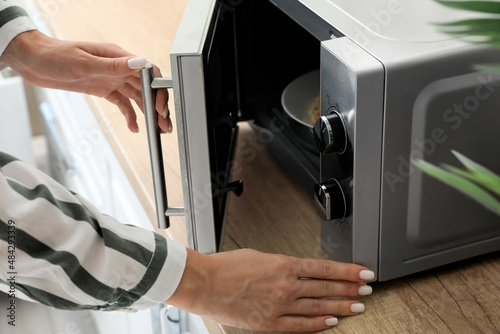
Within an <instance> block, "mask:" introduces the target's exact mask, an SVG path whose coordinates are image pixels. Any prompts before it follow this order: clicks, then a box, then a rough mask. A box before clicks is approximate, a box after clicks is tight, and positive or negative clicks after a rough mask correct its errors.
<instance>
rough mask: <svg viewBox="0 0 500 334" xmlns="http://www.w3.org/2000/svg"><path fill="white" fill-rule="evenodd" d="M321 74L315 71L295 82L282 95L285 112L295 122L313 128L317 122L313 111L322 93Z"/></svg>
mask: <svg viewBox="0 0 500 334" xmlns="http://www.w3.org/2000/svg"><path fill="white" fill-rule="evenodd" d="M319 79H320V72H319V70H315V71H312V72H309V73H306V74H304V75H302V76H300V77H298V78H297V79H295V80H293V81H292V82H291V83H289V84H288V86H286V88H285V89H284V90H283V93H282V94H281V104H282V105H283V108H284V109H285V112H286V113H287V114H288V115H289V116H290V117H291V118H292V119H294V120H295V121H297V122H299V123H300V124H302V125H305V126H307V127H310V128H312V127H313V125H314V123H315V122H316V119H317V117H316V115H315V112H314V111H313V108H314V104H315V102H316V101H317V100H318V98H319V93H320V81H319Z"/></svg>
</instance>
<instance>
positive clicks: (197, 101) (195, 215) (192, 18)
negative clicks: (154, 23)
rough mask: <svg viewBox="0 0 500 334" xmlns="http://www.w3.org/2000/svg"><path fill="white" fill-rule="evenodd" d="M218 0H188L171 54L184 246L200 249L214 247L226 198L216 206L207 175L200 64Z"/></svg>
mask: <svg viewBox="0 0 500 334" xmlns="http://www.w3.org/2000/svg"><path fill="white" fill-rule="evenodd" d="M218 2H219V1H216V0H203V1H200V0H197V1H193V0H190V1H188V3H187V5H186V8H185V11H184V15H183V18H182V21H181V24H180V26H179V29H178V31H177V35H176V39H175V41H174V45H173V46H172V50H171V53H170V60H171V67H172V81H173V88H174V90H173V91H174V100H175V113H176V123H177V133H178V142H179V157H180V167H181V181H182V189H183V197H184V207H185V217H186V230H187V237H188V246H189V247H190V248H193V249H195V250H197V251H199V252H202V253H205V254H212V253H215V252H217V250H218V248H219V245H220V243H221V240H222V231H223V220H224V216H225V203H226V198H225V196H226V194H223V195H218V196H223V197H222V198H224V208H223V209H222V210H221V211H220V212H216V211H215V209H216V208H215V207H214V196H213V189H214V185H213V182H214V181H213V179H212V175H213V174H214V173H215V174H217V171H215V172H214V171H212V170H211V166H212V165H211V159H215V158H214V157H211V151H210V149H211V146H210V140H211V139H210V138H213V137H212V136H213V134H211V133H209V131H215V130H214V129H213V128H211V127H210V126H211V124H209V123H210V121H209V120H208V117H207V115H208V109H209V105H208V102H207V101H208V99H207V90H206V88H207V87H206V80H207V78H206V70H208V69H205V66H207V62H206V60H207V54H208V52H209V48H207V46H210V45H211V44H210V43H212V38H213V36H214V33H215V31H216V30H217V29H215V30H214V27H215V28H216V23H215V21H216V19H217V15H218V12H220V8H219V6H218ZM233 130H234V131H233V132H232V135H231V143H228V144H227V145H228V150H226V151H231V150H232V149H231V147H232V146H234V140H235V138H236V137H237V128H235V129H233ZM212 149H213V145H212ZM214 151H217V152H212V153H213V154H215V153H217V154H218V152H219V151H218V150H215V149H214ZM230 154H231V153H230ZM229 159H231V155H230V156H229ZM216 200H220V198H219V197H217V199H216ZM217 224H220V225H221V226H218V225H217Z"/></svg>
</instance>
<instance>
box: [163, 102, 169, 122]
mask: <svg viewBox="0 0 500 334" xmlns="http://www.w3.org/2000/svg"><path fill="white" fill-rule="evenodd" d="M169 115H170V111H169V110H168V104H166V105H165V109H164V110H163V118H165V119H167V117H168V116H169Z"/></svg>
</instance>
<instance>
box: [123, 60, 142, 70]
mask: <svg viewBox="0 0 500 334" xmlns="http://www.w3.org/2000/svg"><path fill="white" fill-rule="evenodd" d="M146 63H147V60H146V58H145V57H135V58H132V59H129V60H128V62H127V64H128V68H130V69H131V70H139V69H141V68H143V67H144V66H146Z"/></svg>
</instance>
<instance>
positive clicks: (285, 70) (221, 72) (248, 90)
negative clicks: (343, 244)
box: [203, 0, 331, 246]
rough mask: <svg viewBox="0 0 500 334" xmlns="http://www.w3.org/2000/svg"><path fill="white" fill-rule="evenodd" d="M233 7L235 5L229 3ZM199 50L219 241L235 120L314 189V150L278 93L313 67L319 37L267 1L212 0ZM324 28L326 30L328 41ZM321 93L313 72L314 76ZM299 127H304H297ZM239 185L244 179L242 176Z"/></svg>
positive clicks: (230, 186) (234, 185)
mask: <svg viewBox="0 0 500 334" xmlns="http://www.w3.org/2000/svg"><path fill="white" fill-rule="evenodd" d="M235 4H236V5H235ZM217 6H218V7H217V8H216V9H215V14H214V15H213V19H212V22H211V25H210V30H209V32H208V36H207V42H206V44H205V46H204V49H203V59H204V64H203V70H204V75H205V94H206V105H207V124H208V128H209V129H208V134H209V138H208V139H209V140H208V141H209V151H210V164H211V166H210V167H211V181H212V193H213V208H214V216H215V217H214V222H215V225H216V226H215V230H216V231H215V232H216V238H217V240H216V243H217V246H219V244H220V239H221V233H222V224H223V220H224V212H225V208H226V196H227V195H228V193H231V192H233V193H235V194H237V195H238V194H240V193H241V191H242V184H241V183H240V182H231V167H232V158H231V157H232V155H233V152H234V149H235V142H236V137H237V128H238V127H237V124H238V122H243V121H248V122H250V124H251V126H252V127H253V129H254V130H255V131H257V132H258V133H259V134H260V135H261V136H262V137H264V138H272V140H270V141H269V142H268V143H266V144H267V147H268V148H269V149H270V151H271V152H272V153H273V154H274V155H276V156H277V158H278V161H280V162H281V163H282V164H283V165H284V166H285V167H286V168H287V169H288V170H289V171H290V172H291V174H292V175H294V176H295V178H296V180H297V181H298V182H299V183H300V184H301V185H302V186H303V187H304V189H305V191H308V192H309V193H310V194H311V196H312V194H313V190H314V185H315V184H316V183H318V182H319V177H320V174H319V168H320V167H319V166H320V154H319V151H318V149H317V148H316V145H315V144H314V139H313V134H312V128H311V131H310V134H309V133H307V130H306V132H305V133H300V132H299V131H300V130H297V129H296V128H295V127H294V125H296V123H295V122H294V120H293V119H290V116H289V115H288V114H287V113H286V112H285V110H284V108H283V105H282V102H281V98H282V93H283V90H284V89H285V88H286V87H287V85H289V84H290V82H292V81H293V80H295V79H297V78H298V77H300V76H302V75H304V74H307V73H309V72H312V71H315V70H318V69H319V67H320V40H319V39H318V38H317V37H316V36H314V35H313V34H311V33H310V32H308V31H307V30H306V29H304V28H303V27H302V26H301V25H299V24H298V23H297V22H295V21H294V20H293V19H292V18H291V17H289V16H288V15H287V14H285V13H284V12H282V11H281V10H280V9H279V8H277V7H276V6H275V5H274V4H272V3H271V2H270V1H267V0H252V1H227V2H217ZM330 33H331V31H330V30H326V35H327V36H328V37H329V38H330ZM317 84H318V97H319V93H320V92H319V77H318V83H317ZM302 130H303V129H302ZM244 181H245V182H249V181H247V180H244Z"/></svg>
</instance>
